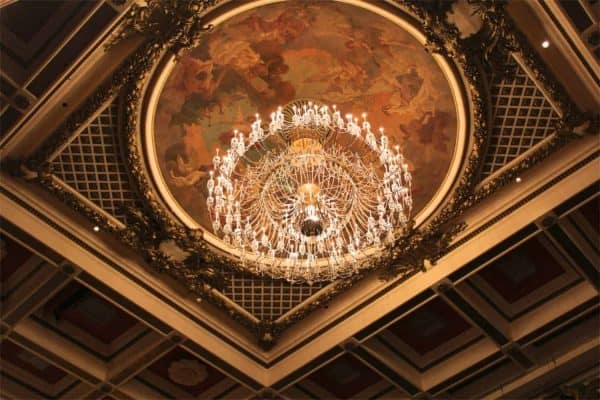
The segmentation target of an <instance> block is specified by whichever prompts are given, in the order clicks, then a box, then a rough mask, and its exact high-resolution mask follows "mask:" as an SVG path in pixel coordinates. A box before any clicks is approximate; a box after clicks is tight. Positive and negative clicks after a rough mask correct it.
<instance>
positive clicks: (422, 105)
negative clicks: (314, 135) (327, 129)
mask: <svg viewBox="0 0 600 400" xmlns="http://www.w3.org/2000/svg"><path fill="white" fill-rule="evenodd" d="M299 98H308V99H313V100H316V101H320V102H324V103H327V104H331V105H334V104H335V105H337V107H338V108H339V109H340V110H343V111H344V112H351V113H353V114H354V115H360V114H361V113H363V112H366V113H367V114H368V118H369V121H371V122H372V123H373V124H374V126H377V127H378V126H383V127H385V128H386V133H387V134H388V135H389V136H390V140H391V142H392V144H394V145H395V144H398V145H400V146H401V148H402V149H403V152H404V154H405V155H406V157H407V158H408V161H409V165H410V169H411V172H412V174H413V176H414V181H413V182H414V183H413V196H414V211H415V214H416V213H417V212H418V211H419V210H421V209H422V208H423V207H424V206H425V205H426V204H427V202H428V201H429V200H430V199H431V198H432V197H433V196H434V195H435V193H436V191H437V189H438V188H439V187H440V185H441V184H442V182H443V181H444V178H445V177H446V175H447V173H448V170H449V167H450V164H451V161H452V158H453V155H454V150H455V146H456V143H457V140H456V137H457V113H456V109H455V103H454V99H453V96H452V93H451V89H450V86H449V84H448V82H447V81H446V78H445V76H444V74H443V72H442V70H441V69H440V67H439V66H438V64H437V63H436V61H435V60H434V58H433V57H432V56H431V55H430V54H428V53H427V52H426V50H425V48H424V47H423V46H422V45H421V44H420V43H419V42H418V41H417V40H416V39H415V38H413V37H412V36H411V35H410V34H409V33H408V32H406V31H405V30H404V29H402V28H401V27H400V26H398V25H397V24H395V23H394V22H392V21H390V20H387V19H386V18H384V17H383V16H380V15H378V14H374V13H372V12H370V11H368V10H365V9H363V8H359V7H355V6H352V5H348V4H342V3H336V2H327V3H324V2H319V3H318V4H316V3H314V2H313V3H311V2H302V3H299V2H298V3H292V4H290V3H286V4H282V3H279V4H271V5H267V6H262V7H259V8H255V9H252V10H250V11H246V12H243V13H241V14H238V15H236V16H235V17H233V18H230V19H228V20H226V21H225V22H224V23H222V24H220V25H218V26H216V27H215V29H214V30H213V31H212V32H211V33H210V34H207V35H205V36H204V37H203V38H202V39H201V40H200V42H199V45H198V46H196V47H195V48H194V49H192V50H190V51H189V52H188V53H186V54H185V55H182V56H181V58H180V59H179V61H178V63H177V65H176V66H175V67H174V69H173V70H172V71H171V74H170V76H169V78H168V80H167V81H166V84H165V86H164V88H163V90H162V93H161V95H160V98H159V100H158V105H157V109H156V114H155V120H154V124H155V125H154V143H155V151H156V155H157V161H158V164H159V168H160V171H161V173H162V175H163V178H164V181H165V182H166V184H167V186H168V189H169V190H170V191H171V193H172V194H173V196H174V197H175V199H176V200H177V201H178V202H179V204H180V205H181V206H182V207H183V209H184V210H185V211H186V212H187V213H188V214H189V215H190V216H191V217H192V218H193V219H195V220H196V221H197V222H199V223H200V225H202V226H204V227H210V226H211V224H210V222H209V219H208V215H207V214H206V210H205V203H206V202H205V196H206V193H205V191H206V189H205V187H206V179H208V171H209V170H210V169H211V168H212V161H211V160H212V156H213V155H214V154H215V151H216V149H217V148H224V147H225V148H227V147H228V144H229V141H230V140H231V135H232V132H233V130H234V129H238V130H240V131H242V132H246V133H247V132H248V131H249V129H250V124H251V123H252V121H253V120H254V118H255V117H254V116H255V114H256V113H259V114H260V115H262V116H263V118H265V119H266V118H267V116H268V115H269V114H270V113H271V112H272V111H273V110H274V109H276V107H277V106H278V105H284V104H286V103H289V102H291V101H293V100H295V99H299Z"/></svg>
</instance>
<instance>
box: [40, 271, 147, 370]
mask: <svg viewBox="0 0 600 400" xmlns="http://www.w3.org/2000/svg"><path fill="white" fill-rule="evenodd" d="M31 318H32V319H33V321H35V322H36V323H38V324H39V325H41V326H42V327H44V328H45V329H49V330H51V331H54V332H56V333H58V334H60V335H61V336H63V337H65V338H67V339H68V340H70V341H72V342H73V343H75V344H77V345H78V346H80V347H83V348H84V349H85V350H86V351H89V352H91V353H92V354H94V355H95V356H96V357H99V358H101V359H103V360H105V361H109V360H110V359H112V358H113V357H115V356H117V355H118V354H120V353H121V352H122V351H124V350H126V349H127V348H128V347H129V346H130V345H131V344H132V343H134V342H135V341H137V340H138V339H140V338H141V337H143V336H144V335H147V334H148V333H149V332H150V329H149V328H148V327H146V326H145V325H144V324H142V323H140V322H139V321H138V320H137V319H136V318H134V317H132V316H131V315H130V314H128V313H126V312H124V311H123V310H122V309H121V308H119V307H117V306H116V305H114V304H113V303H111V302H110V301H108V300H106V299H104V298H103V297H101V296H99V295H98V294H96V293H95V292H93V291H92V290H90V289H88V288H87V287H85V286H83V285H81V284H79V283H77V282H71V283H69V284H67V285H66V286H65V287H64V288H62V289H61V290H60V291H58V292H57V293H56V294H55V295H54V296H52V297H51V298H50V300H48V301H47V302H46V304H44V306H42V307H41V308H40V309H39V310H38V311H36V312H35V313H34V314H33V315H32V316H31Z"/></svg>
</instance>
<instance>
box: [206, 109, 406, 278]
mask: <svg viewBox="0 0 600 400" xmlns="http://www.w3.org/2000/svg"><path fill="white" fill-rule="evenodd" d="M212 161H213V166H214V170H213V171H211V172H210V178H209V179H208V183H207V189H208V197H207V201H206V204H207V208H208V211H209V213H210V217H211V221H212V227H213V232H214V233H215V234H216V235H217V236H218V237H220V238H221V239H222V240H223V241H224V242H225V243H227V245H228V246H229V247H230V248H232V249H233V250H234V253H236V254H237V255H238V256H239V258H240V260H241V262H242V264H243V265H244V268H245V269H248V270H250V271H252V272H254V273H258V274H266V275H269V276H271V277H274V278H284V279H286V280H288V281H290V282H308V283H312V282H317V281H330V280H334V279H337V278H342V277H347V276H349V275H352V274H353V273H356V272H358V271H359V270H361V269H363V268H367V267H368V266H369V265H372V264H373V258H376V257H378V256H380V255H381V252H382V250H383V249H384V248H385V245H386V244H389V243H391V242H393V240H394V238H395V237H396V236H397V234H398V233H399V232H400V231H401V230H402V229H403V228H405V227H406V224H407V222H408V220H409V218H410V213H411V209H412V195H411V175H410V172H409V171H408V165H407V164H406V162H405V159H404V157H403V155H402V153H401V152H400V148H399V146H394V148H391V145H390V143H389V138H388V137H387V136H386V135H385V134H384V130H383V128H379V132H378V134H375V133H374V132H373V131H372V129H371V124H370V123H369V122H368V121H367V119H366V114H363V115H362V118H361V119H360V120H359V118H356V117H354V116H352V115H351V114H347V115H345V116H342V114H341V112H340V111H339V110H338V109H337V108H336V106H333V107H331V108H329V107H328V106H327V105H323V104H318V103H314V102H311V101H305V100H297V101H295V102H293V103H290V104H288V105H286V106H285V107H279V108H278V109H277V110H276V111H274V112H273V113H271V116H270V122H269V123H268V124H264V123H263V121H262V120H261V119H260V116H259V115H258V114H257V115H256V120H255V121H254V122H253V123H252V125H251V128H250V132H249V133H248V134H247V135H245V134H244V133H243V132H239V131H237V130H235V131H234V132H233V137H232V139H231V144H230V148H229V149H228V150H227V151H225V152H224V153H221V152H220V151H219V149H217V150H216V155H215V156H214V157H213V160H212Z"/></svg>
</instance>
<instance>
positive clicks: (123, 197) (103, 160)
mask: <svg viewBox="0 0 600 400" xmlns="http://www.w3.org/2000/svg"><path fill="white" fill-rule="evenodd" d="M118 112H119V99H118V98H116V99H115V100H114V101H113V102H112V103H110V104H109V105H108V106H107V107H106V108H105V109H104V110H102V112H101V113H100V114H99V115H98V116H97V117H96V118H95V119H93V120H92V121H91V123H90V124H89V125H88V126H86V127H85V128H84V129H83V130H82V131H81V133H80V134H79V135H78V136H77V137H76V138H75V139H74V140H73V141H72V142H71V143H69V145H68V146H67V147H65V148H64V150H63V151H62V152H61V153H60V154H58V156H56V158H55V159H54V160H52V163H51V164H52V167H53V173H54V175H55V176H56V177H58V178H59V179H61V180H62V181H63V182H64V183H66V184H67V185H69V186H71V187H72V188H73V189H75V190H76V191H77V192H79V193H80V194H81V195H83V196H85V197H86V198H88V199H89V200H91V201H92V202H93V203H94V204H96V205H97V206H98V207H100V208H101V209H103V210H104V211H106V212H108V213H109V214H111V215H113V216H114V217H115V218H117V219H118V220H120V221H121V222H123V223H127V221H126V218H125V216H124V215H123V213H122V212H121V211H120V206H121V205H131V206H137V204H138V202H137V201H136V197H135V194H134V192H133V190H132V189H131V186H130V184H129V178H128V175H127V171H126V169H125V165H124V164H123V162H122V159H121V149H120V143H119V137H118Z"/></svg>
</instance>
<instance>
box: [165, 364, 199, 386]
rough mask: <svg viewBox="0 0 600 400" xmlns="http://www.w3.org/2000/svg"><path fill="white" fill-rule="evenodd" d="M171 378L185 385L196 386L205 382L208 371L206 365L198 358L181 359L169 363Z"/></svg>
mask: <svg viewBox="0 0 600 400" xmlns="http://www.w3.org/2000/svg"><path fill="white" fill-rule="evenodd" d="M168 374H169V379H170V380H172V381H173V382H175V383H177V384H179V385H183V386H196V385H198V384H199V383H202V382H204V380H205V379H206V377H207V376H208V373H207V371H206V367H205V366H204V365H202V364H200V363H199V362H198V361H196V360H185V359H184V360H179V361H174V362H172V363H171V365H169V371H168Z"/></svg>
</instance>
